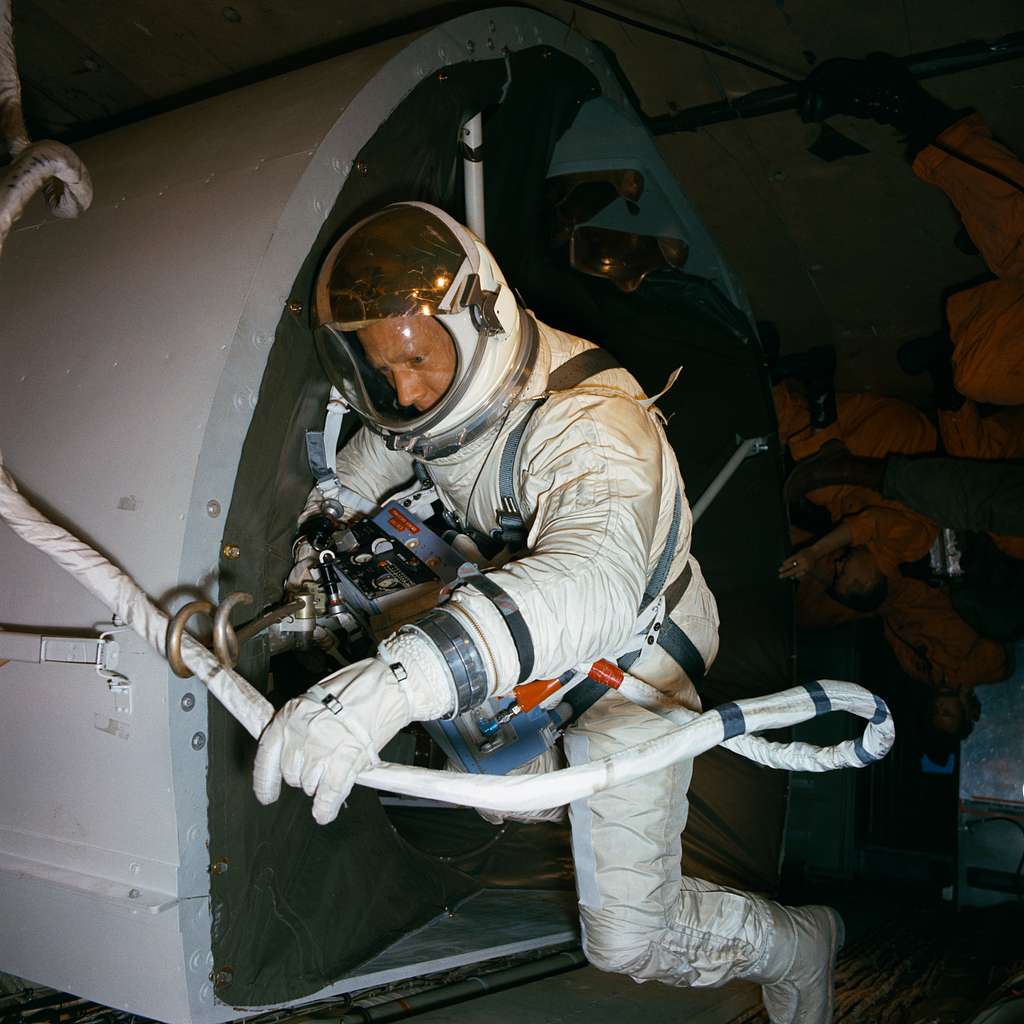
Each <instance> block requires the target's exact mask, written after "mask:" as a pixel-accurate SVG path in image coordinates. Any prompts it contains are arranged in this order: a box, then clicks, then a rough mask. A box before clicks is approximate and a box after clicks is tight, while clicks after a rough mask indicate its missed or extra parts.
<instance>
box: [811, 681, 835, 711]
mask: <svg viewBox="0 0 1024 1024" xmlns="http://www.w3.org/2000/svg"><path fill="white" fill-rule="evenodd" d="M804 689H805V690H806V691H807V692H808V693H809V694H810V697H811V700H813V701H814V714H815V716H817V715H827V714H828V713H829V712H830V711H831V710H832V701H831V700H829V697H828V694H827V693H826V692H825V690H824V687H823V686H822V685H821V683H819V682H818V681H817V680H816V679H812V680H811V681H810V682H809V683H804Z"/></svg>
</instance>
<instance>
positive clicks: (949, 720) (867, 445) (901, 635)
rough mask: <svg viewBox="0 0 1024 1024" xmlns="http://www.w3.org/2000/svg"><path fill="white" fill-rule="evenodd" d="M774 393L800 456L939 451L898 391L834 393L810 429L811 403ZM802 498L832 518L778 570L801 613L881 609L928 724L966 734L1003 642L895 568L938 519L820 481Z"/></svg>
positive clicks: (780, 390)
mask: <svg viewBox="0 0 1024 1024" xmlns="http://www.w3.org/2000/svg"><path fill="white" fill-rule="evenodd" d="M773 398H774V400H775V407H776V414H777V417H778V421H779V437H780V440H782V441H783V442H784V443H785V444H786V445H787V446H788V447H789V451H790V454H791V455H792V456H793V458H794V459H795V460H796V461H798V462H799V461H800V460H803V459H807V458H810V457H811V456H813V455H814V454H815V453H816V452H817V451H818V450H819V449H820V448H821V446H822V445H824V444H825V443H826V442H827V441H830V440H838V441H841V442H842V443H843V444H844V445H845V446H846V447H847V448H848V449H849V451H850V452H851V453H853V454H854V455H858V456H864V457H868V458H884V457H885V456H886V455H889V454H893V453H900V454H908V455H917V454H929V453H932V452H934V451H935V447H936V444H937V435H936V432H935V428H934V427H933V426H932V424H931V422H930V421H929V419H928V417H927V416H925V415H924V413H922V412H921V411H920V410H919V409H917V408H915V407H914V406H912V405H910V404H909V403H907V402H903V401H901V400H899V399H894V398H883V397H880V396H877V395H868V394H860V395H855V394H843V393H840V394H838V395H837V396H836V413H837V415H836V419H835V421H834V422H833V423H831V424H829V425H828V426H827V427H825V428H823V429H818V430H813V429H812V428H811V425H810V410H809V407H808V404H807V401H806V400H805V399H804V397H803V396H802V395H801V394H800V392H799V389H798V387H797V386H796V385H794V383H793V382H792V381H789V380H783V381H780V382H779V383H777V384H776V385H775V387H774V388H773ZM807 497H808V499H809V500H810V501H812V502H814V503H815V504H819V505H822V506H823V507H825V508H826V509H827V510H828V511H829V514H830V517H831V519H832V521H833V522H834V523H836V524H837V525H836V528H835V529H833V530H832V531H830V533H828V534H826V535H825V536H824V537H822V538H819V539H818V540H817V541H814V542H813V543H812V544H810V545H808V546H807V547H804V548H802V549H801V550H798V551H797V552H795V553H794V554H793V555H790V556H789V557H788V558H787V559H786V560H785V561H784V562H783V564H782V565H781V566H780V568H779V575H780V577H781V578H783V579H794V580H797V581H798V582H799V584H800V585H799V587H798V590H797V602H796V604H797V621H798V622H799V623H800V625H802V626H805V627H808V628H826V627H829V626H835V625H839V624H841V623H844V622H849V621H852V620H854V619H858V618H863V617H866V616H869V615H878V616H879V617H881V618H882V620H883V623H884V627H885V637H886V640H887V641H888V643H889V645H890V647H891V648H892V650H893V652H894V654H895V655H896V658H897V660H898V661H899V663H900V666H901V667H902V669H903V671H904V672H905V673H906V674H907V675H908V676H910V677H911V678H913V679H916V680H919V681H920V682H922V683H926V684H928V685H929V686H930V687H931V689H932V697H931V700H930V704H929V718H930V720H931V724H932V725H933V727H935V728H936V729H938V730H940V731H943V732H946V733H951V734H954V735H961V736H962V735H965V734H966V732H967V731H969V728H970V725H971V722H972V721H973V720H974V719H976V717H977V702H976V700H975V699H974V696H973V687H974V686H975V685H976V684H978V683H985V682H995V681H997V680H1000V679H1003V678H1005V677H1006V675H1007V674H1008V672H1009V663H1008V661H1007V657H1006V651H1005V649H1004V647H1003V645H1002V644H1000V643H997V642H995V641H993V640H989V639H987V638H985V637H983V636H981V635H980V634H978V633H977V632H976V631H975V630H974V629H973V628H972V627H971V626H970V625H969V624H968V623H967V622H966V621H964V619H962V618H961V617H960V616H959V615H958V614H957V612H956V611H955V610H954V608H953V605H952V602H951V600H950V598H949V595H948V594H947V593H946V592H945V591H944V590H941V589H938V588H936V587H930V586H928V585H927V584H925V583H923V582H921V581H920V580H916V579H911V578H908V577H904V576H903V575H902V574H901V573H900V571H899V565H900V563H901V562H908V561H914V560H916V559H918V558H920V557H922V556H923V555H925V554H927V552H928V550H929V548H930V547H931V544H932V542H933V541H934V539H935V536H936V534H937V527H936V526H935V524H934V523H932V522H931V521H930V520H929V519H927V518H925V517H924V516H922V515H919V514H918V513H916V512H912V511H911V510H910V509H908V508H907V507H906V506H904V505H901V504H899V503H898V502H894V501H887V500H886V499H884V498H882V497H881V496H880V495H879V494H878V493H877V491H875V490H872V489H869V488H866V487H858V486H852V485H839V486H828V487H820V488H817V489H815V490H812V491H810V492H809V493H808V494H807ZM806 539H810V535H809V534H806V533H802V532H801V533H798V534H797V535H796V536H795V537H794V540H795V541H796V542H797V543H799V542H800V541H801V540H806Z"/></svg>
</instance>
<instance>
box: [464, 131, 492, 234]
mask: <svg viewBox="0 0 1024 1024" xmlns="http://www.w3.org/2000/svg"><path fill="white" fill-rule="evenodd" d="M483 144H484V118H483V114H475V115H474V116H473V117H471V118H470V119H469V120H468V121H467V122H466V123H465V124H464V125H463V126H462V173H463V180H464V183H465V190H466V227H468V228H469V230H470V231H472V232H473V234H474V235H476V237H477V238H479V239H480V241H481V242H482V241H484V231H485V230H486V225H485V221H484V163H483Z"/></svg>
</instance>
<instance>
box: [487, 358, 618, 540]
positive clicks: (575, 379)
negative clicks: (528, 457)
mask: <svg viewBox="0 0 1024 1024" xmlns="http://www.w3.org/2000/svg"><path fill="white" fill-rule="evenodd" d="M618 365H619V364H618V363H617V362H616V360H615V357H614V356H613V355H612V354H611V353H610V352H606V351H605V350H604V349H603V348H588V349H586V350H584V351H583V352H579V353H578V354H577V355H574V356H573V357H572V358H571V359H567V360H566V361H565V362H564V363H562V365H561V366H559V367H557V368H556V369H554V370H552V371H551V373H550V374H548V383H547V387H548V390H549V391H565V390H566V389H568V388H573V387H575V386H576V385H577V384H582V383H583V381H585V380H588V379H589V378H590V377H593V376H595V375H596V374H598V373H601V372H602V371H603V370H610V369H613V368H614V367H617V366H618ZM546 400H547V396H545V397H544V398H539V399H537V401H535V402H534V403H533V405H532V406H531V407H530V409H529V410H528V411H527V413H526V415H525V416H524V417H523V418H522V419H521V420H520V421H519V423H518V424H516V427H515V429H514V430H513V431H512V432H511V433H510V434H509V435H508V437H507V438H506V440H505V447H504V448H503V449H502V452H501V464H500V466H499V467H498V495H499V498H500V500H501V508H499V509H497V510H496V511H495V513H494V518H495V521H496V522H497V524H498V528H497V530H495V531H494V534H493V536H494V537H495V539H500V540H501V542H502V543H503V544H507V545H508V546H509V547H510V548H511V549H512V550H513V551H517V550H518V549H519V548H521V547H522V546H523V545H524V544H525V543H526V520H525V518H524V517H523V512H522V509H521V507H520V505H519V499H518V498H517V497H516V490H517V488H516V483H515V467H516V457H517V456H518V454H519V445H520V443H521V442H522V440H523V434H524V433H525V432H526V427H527V425H528V424H529V422H530V420H531V419H532V418H533V414H534V413H535V412H536V411H537V410H538V409H539V408H540V407H541V406H542V405H543V404H544V402H545V401H546Z"/></svg>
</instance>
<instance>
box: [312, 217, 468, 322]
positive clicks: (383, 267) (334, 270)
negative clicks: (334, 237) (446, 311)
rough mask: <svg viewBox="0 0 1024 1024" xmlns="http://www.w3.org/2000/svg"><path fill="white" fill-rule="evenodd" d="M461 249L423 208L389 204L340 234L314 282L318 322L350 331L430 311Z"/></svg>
mask: <svg viewBox="0 0 1024 1024" xmlns="http://www.w3.org/2000/svg"><path fill="white" fill-rule="evenodd" d="M466 258H467V254H466V252H465V250H464V249H463V247H462V245H461V243H460V242H459V240H458V239H457V238H456V237H455V235H454V234H453V233H452V231H451V229H450V228H449V227H448V225H447V224H445V223H444V222H443V221H442V220H439V219H438V218H437V217H436V216H434V215H433V214H432V213H430V212H429V211H428V210H423V209H420V208H419V207H416V206H406V205H402V206H394V207H391V208H389V209H386V210H384V211H383V212H381V213H379V214H377V215H376V216H375V217H371V218H370V219H369V220H367V221H366V222H364V223H363V224H362V225H360V226H359V227H357V228H356V229H355V230H354V231H351V232H349V233H347V234H345V235H343V236H342V238H341V239H340V240H339V241H338V243H337V244H336V245H335V246H334V248H333V249H332V250H331V251H330V253H329V254H328V256H327V259H326V261H325V262H324V267H323V270H322V271H321V272H320V276H319V279H318V281H317V287H316V314H317V320H318V321H319V323H321V324H334V325H336V326H337V327H339V328H340V329H341V330H344V331H355V330H358V329H359V328H361V327H366V326H367V325H368V324H371V323H374V322H375V321H377V320H384V319H387V318H389V317H396V316H433V315H434V314H435V313H437V312H438V311H439V310H440V305H441V302H442V301H443V299H444V297H445V295H447V293H448V290H449V289H450V288H451V284H452V281H454V280H455V276H456V274H458V272H459V269H460V268H461V267H462V264H463V263H464V262H465V260H466Z"/></svg>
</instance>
